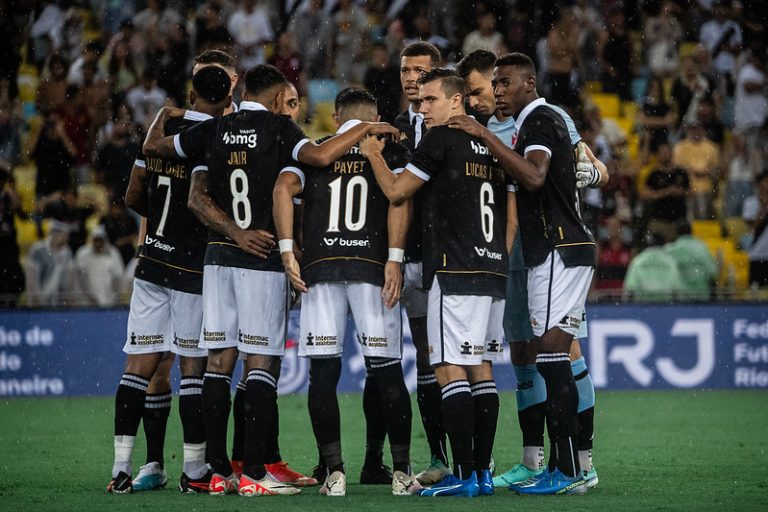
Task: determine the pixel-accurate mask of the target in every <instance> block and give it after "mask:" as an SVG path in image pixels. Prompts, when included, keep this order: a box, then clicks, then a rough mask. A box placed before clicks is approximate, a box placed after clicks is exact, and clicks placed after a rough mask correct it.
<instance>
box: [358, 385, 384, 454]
mask: <svg viewBox="0 0 768 512" xmlns="http://www.w3.org/2000/svg"><path fill="white" fill-rule="evenodd" d="M363 414H364V415H365V461H364V462H363V466H379V465H381V464H382V463H383V460H382V459H383V452H384V438H385V437H386V435H387V426H386V420H385V418H384V413H383V411H382V405H381V393H380V392H379V387H378V386H377V385H376V379H374V378H373V377H371V376H370V374H369V375H366V377H365V386H364V387H363Z"/></svg>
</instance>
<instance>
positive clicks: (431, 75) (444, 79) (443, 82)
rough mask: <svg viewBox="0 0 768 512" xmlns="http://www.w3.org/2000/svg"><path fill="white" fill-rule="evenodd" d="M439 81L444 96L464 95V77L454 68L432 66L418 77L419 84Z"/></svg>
mask: <svg viewBox="0 0 768 512" xmlns="http://www.w3.org/2000/svg"><path fill="white" fill-rule="evenodd" d="M437 80H439V81H440V87H441V89H442V90H443V92H444V93H445V96H446V98H449V97H451V96H453V95H454V94H460V95H461V96H464V79H463V78H461V77H460V76H459V75H458V74H457V73H456V72H455V71H454V70H452V69H446V68H434V69H432V70H430V71H427V72H426V73H424V74H423V75H422V76H421V78H419V82H418V83H419V85H424V84H428V83H430V82H434V81H437Z"/></svg>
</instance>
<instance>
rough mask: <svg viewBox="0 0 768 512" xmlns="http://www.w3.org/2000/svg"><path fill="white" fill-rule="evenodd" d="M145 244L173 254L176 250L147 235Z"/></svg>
mask: <svg viewBox="0 0 768 512" xmlns="http://www.w3.org/2000/svg"><path fill="white" fill-rule="evenodd" d="M144 244H145V245H148V246H151V247H154V248H155V249H160V250H161V251H165V252H173V251H175V250H176V248H175V247H174V246H172V245H170V244H166V243H164V242H161V241H160V240H159V239H157V238H152V237H151V236H149V235H147V237H146V238H145V239H144Z"/></svg>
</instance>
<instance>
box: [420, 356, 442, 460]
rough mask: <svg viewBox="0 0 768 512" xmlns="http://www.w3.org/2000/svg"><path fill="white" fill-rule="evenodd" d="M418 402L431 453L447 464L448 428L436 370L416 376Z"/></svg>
mask: <svg viewBox="0 0 768 512" xmlns="http://www.w3.org/2000/svg"><path fill="white" fill-rule="evenodd" d="M416 402H417V403H418V404H419V414H421V423H422V424H423V425H424V432H425V433H426V435H427V443H429V452H430V455H431V456H432V457H436V458H438V459H440V460H441V461H442V462H443V464H445V465H446V466H447V465H448V455H447V454H446V449H445V434H446V429H445V428H444V426H443V409H442V406H441V395H440V385H439V384H438V383H437V378H436V377H435V372H434V371H428V372H418V375H417V376H416Z"/></svg>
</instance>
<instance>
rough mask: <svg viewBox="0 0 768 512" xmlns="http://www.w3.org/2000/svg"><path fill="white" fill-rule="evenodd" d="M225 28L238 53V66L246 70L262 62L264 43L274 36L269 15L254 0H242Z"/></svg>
mask: <svg viewBox="0 0 768 512" xmlns="http://www.w3.org/2000/svg"><path fill="white" fill-rule="evenodd" d="M227 30H228V31H229V34H230V35H231V36H232V39H233V40H234V41H235V44H236V45H237V47H238V50H239V53H240V59H239V62H240V68H241V69H244V70H247V69H250V68H252V67H253V66H256V65H257V64H264V62H265V58H264V45H265V44H266V43H268V42H270V41H272V40H273V39H274V38H275V35H274V32H273V31H272V26H271V25H270V23H269V17H268V16H267V12H266V10H265V9H264V8H263V7H260V6H257V5H256V0H242V2H241V4H240V6H239V7H238V8H237V10H236V11H235V12H234V13H232V16H230V18H229V22H228V23H227Z"/></svg>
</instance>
